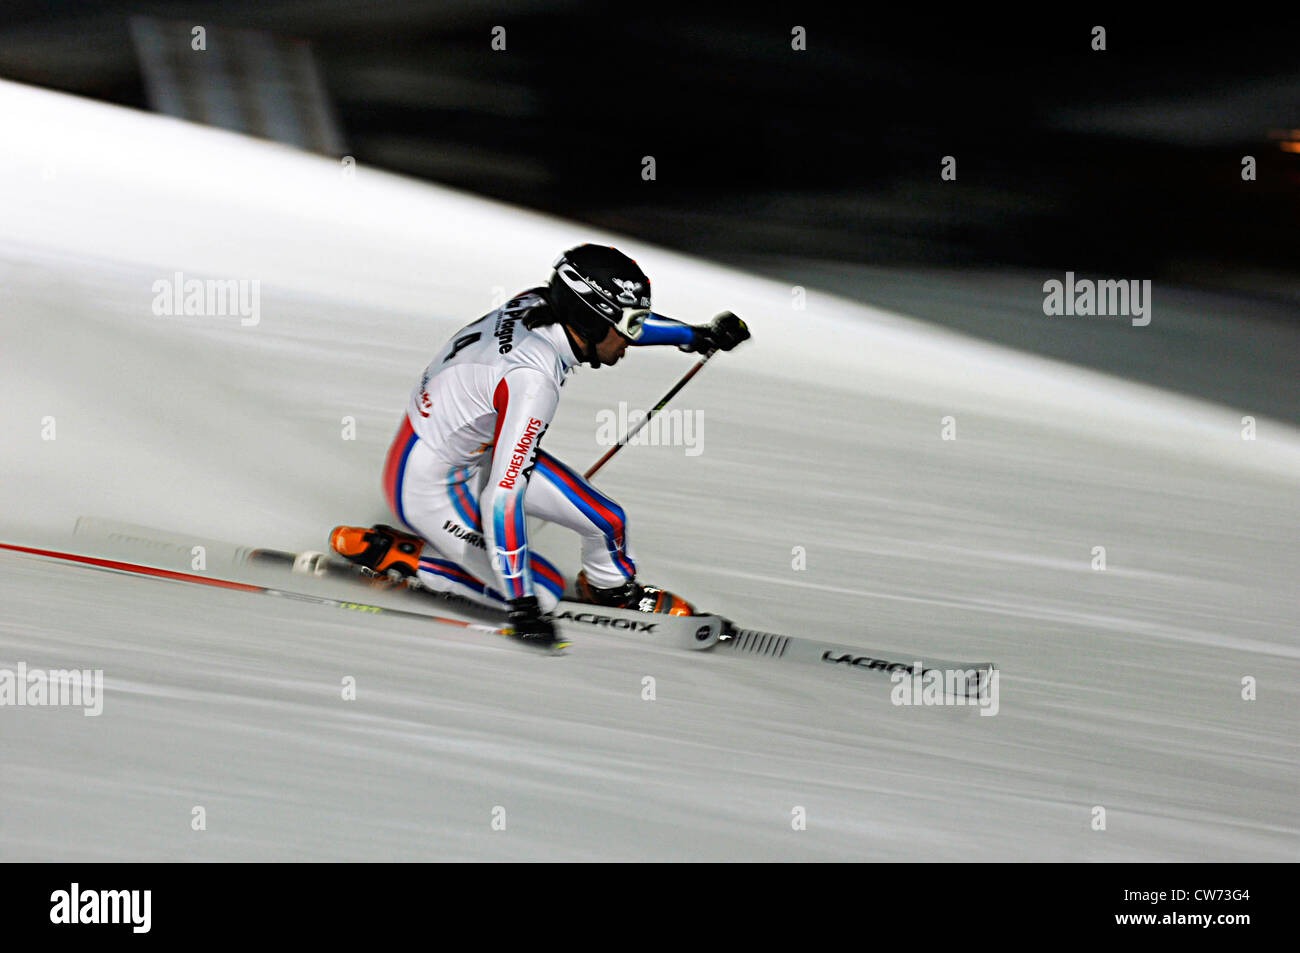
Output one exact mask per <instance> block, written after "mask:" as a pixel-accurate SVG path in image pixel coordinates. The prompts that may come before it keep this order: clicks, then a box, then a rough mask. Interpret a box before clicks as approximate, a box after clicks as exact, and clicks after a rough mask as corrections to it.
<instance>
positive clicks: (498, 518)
mask: <svg viewBox="0 0 1300 953" xmlns="http://www.w3.org/2000/svg"><path fill="white" fill-rule="evenodd" d="M559 399H560V392H559V388H557V387H556V386H555V382H554V381H553V380H551V379H550V378H549V377H547V376H546V375H545V374H543V373H542V372H541V371H538V370H534V369H533V368H531V367H516V368H514V369H513V370H511V371H509V372H508V373H507V374H506V375H505V376H504V377H503V378H502V379H501V383H500V384H498V385H497V389H496V393H495V394H494V395H493V400H492V404H493V406H494V407H495V408H496V411H497V429H496V438H495V441H494V449H493V452H492V470H491V472H490V473H489V474H488V482H487V486H486V487H484V489H483V494H482V496H481V497H480V499H479V511H480V513H481V514H482V516H483V536H484V540H485V542H486V543H487V547H488V552H489V553H491V554H492V565H493V568H494V569H495V570H496V575H497V585H498V587H499V589H500V592H501V594H502V595H503V596H505V598H506V599H508V600H514V599H522V598H525V597H528V596H532V595H533V577H532V571H531V569H530V567H529V561H528V535H527V530H526V529H525V521H524V490H526V489H527V487H528V479H529V477H530V476H532V473H533V465H534V463H535V461H536V458H537V445H538V444H539V443H540V442H541V439H542V434H543V433H545V432H546V428H547V427H548V426H549V425H550V423H551V418H552V417H553V416H554V415H555V407H556V404H557V403H558V402H559Z"/></svg>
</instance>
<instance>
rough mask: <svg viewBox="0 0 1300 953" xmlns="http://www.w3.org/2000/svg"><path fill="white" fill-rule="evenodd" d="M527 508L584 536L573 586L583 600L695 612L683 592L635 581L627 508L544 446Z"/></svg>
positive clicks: (526, 499)
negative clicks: (580, 564)
mask: <svg viewBox="0 0 1300 953" xmlns="http://www.w3.org/2000/svg"><path fill="white" fill-rule="evenodd" d="M524 511H525V512H526V513H527V514H528V515H530V516H536V517H539V518H541V519H544V520H549V521H550V522H552V523H559V524H560V525H561V526H567V527H568V528H569V529H571V530H573V531H575V532H576V533H578V535H579V536H581V537H582V572H580V573H578V578H577V580H576V581H575V584H574V588H575V590H576V591H577V596H576V598H577V599H578V601H579V602H590V603H595V604H597V605H603V606H612V607H616V608H620V609H637V610H639V611H641V612H665V613H669V614H671V615H693V614H694V612H695V609H694V607H693V606H692V605H691V604H690V603H689V602H687V601H686V600H685V599H683V598H681V597H680V596H677V595H674V594H673V593H671V592H668V591H667V590H664V589H660V588H658V587H656V586H643V585H641V584H640V583H638V582H637V581H636V561H635V560H634V559H633V557H632V552H631V549H630V548H629V547H628V542H627V515H626V514H625V513H624V512H623V508H622V507H621V506H619V505H618V504H617V503H615V502H614V501H613V500H611V499H610V498H609V497H607V496H605V495H604V494H603V493H601V492H600V491H599V490H597V489H596V488H595V487H594V486H592V485H591V484H590V483H588V482H587V481H586V480H585V479H584V478H583V477H582V476H581V475H580V474H578V473H577V472H575V471H574V470H570V469H569V468H568V467H566V466H565V465H564V464H563V463H561V462H560V461H559V460H557V459H555V457H553V456H551V455H550V454H548V453H547V452H546V451H544V450H539V451H538V452H537V466H536V468H535V469H534V470H533V476H532V479H530V480H529V481H528V491H527V494H526V495H525V497H524Z"/></svg>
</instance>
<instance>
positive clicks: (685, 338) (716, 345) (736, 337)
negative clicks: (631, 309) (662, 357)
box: [632, 311, 749, 353]
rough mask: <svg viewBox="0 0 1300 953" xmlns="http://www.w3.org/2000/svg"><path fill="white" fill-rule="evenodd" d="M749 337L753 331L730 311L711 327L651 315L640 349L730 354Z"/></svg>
mask: <svg viewBox="0 0 1300 953" xmlns="http://www.w3.org/2000/svg"><path fill="white" fill-rule="evenodd" d="M748 337H749V328H747V327H746V326H745V322H744V321H742V320H740V318H738V317H736V316H735V315H734V314H732V313H731V312H730V311H723V312H722V313H721V314H719V315H718V316H717V317H715V318H714V319H713V320H712V321H711V322H710V323H708V324H696V325H691V324H685V323H683V322H681V321H677V320H674V319H673V318H666V317H664V316H663V315H662V314H650V315H649V316H647V317H646V319H645V321H644V322H643V323H642V325H641V336H640V337H639V338H637V339H636V340H635V341H633V342H632V344H633V345H635V346H637V347H643V346H646V345H654V344H675V345H677V347H679V348H680V349H681V350H683V351H686V352H687V353H691V352H703V351H730V350H731V349H732V348H733V347H735V346H736V345H737V344H739V343H740V342H741V341H744V340H745V339H747V338H748Z"/></svg>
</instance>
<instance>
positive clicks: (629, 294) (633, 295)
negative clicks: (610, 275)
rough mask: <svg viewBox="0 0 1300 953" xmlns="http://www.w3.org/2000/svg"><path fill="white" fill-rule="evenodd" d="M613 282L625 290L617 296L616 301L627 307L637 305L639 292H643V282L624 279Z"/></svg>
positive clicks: (615, 279)
mask: <svg viewBox="0 0 1300 953" xmlns="http://www.w3.org/2000/svg"><path fill="white" fill-rule="evenodd" d="M613 282H614V284H616V285H618V286H619V287H620V288H621V289H623V290H622V291H620V292H619V293H618V294H617V295H616V296H615V298H614V300H615V301H617V302H618V303H619V304H625V305H635V304H636V303H637V292H639V291H640V290H641V282H639V281H624V280H623V279H622V278H614V279H613Z"/></svg>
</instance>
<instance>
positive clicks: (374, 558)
mask: <svg viewBox="0 0 1300 953" xmlns="http://www.w3.org/2000/svg"><path fill="white" fill-rule="evenodd" d="M330 548H331V549H333V550H334V552H336V553H338V554H339V555H340V556H342V557H343V558H345V559H347V560H348V561H349V562H353V563H356V564H357V565H358V566H362V567H364V568H366V569H369V570H370V571H371V572H374V573H378V574H380V575H387V574H390V573H396V574H397V575H399V576H401V577H403V578H407V577H410V576H414V575H415V573H416V571H417V570H418V569H419V568H420V550H421V549H423V548H424V540H422V539H421V538H420V537H418V536H412V535H411V534H410V533H403V532H402V531H401V530H399V529H393V527H391V526H384V525H382V524H381V525H377V526H373V527H371V528H369V529H367V528H366V527H364V526H335V527H334V530H333V532H331V533H330Z"/></svg>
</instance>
